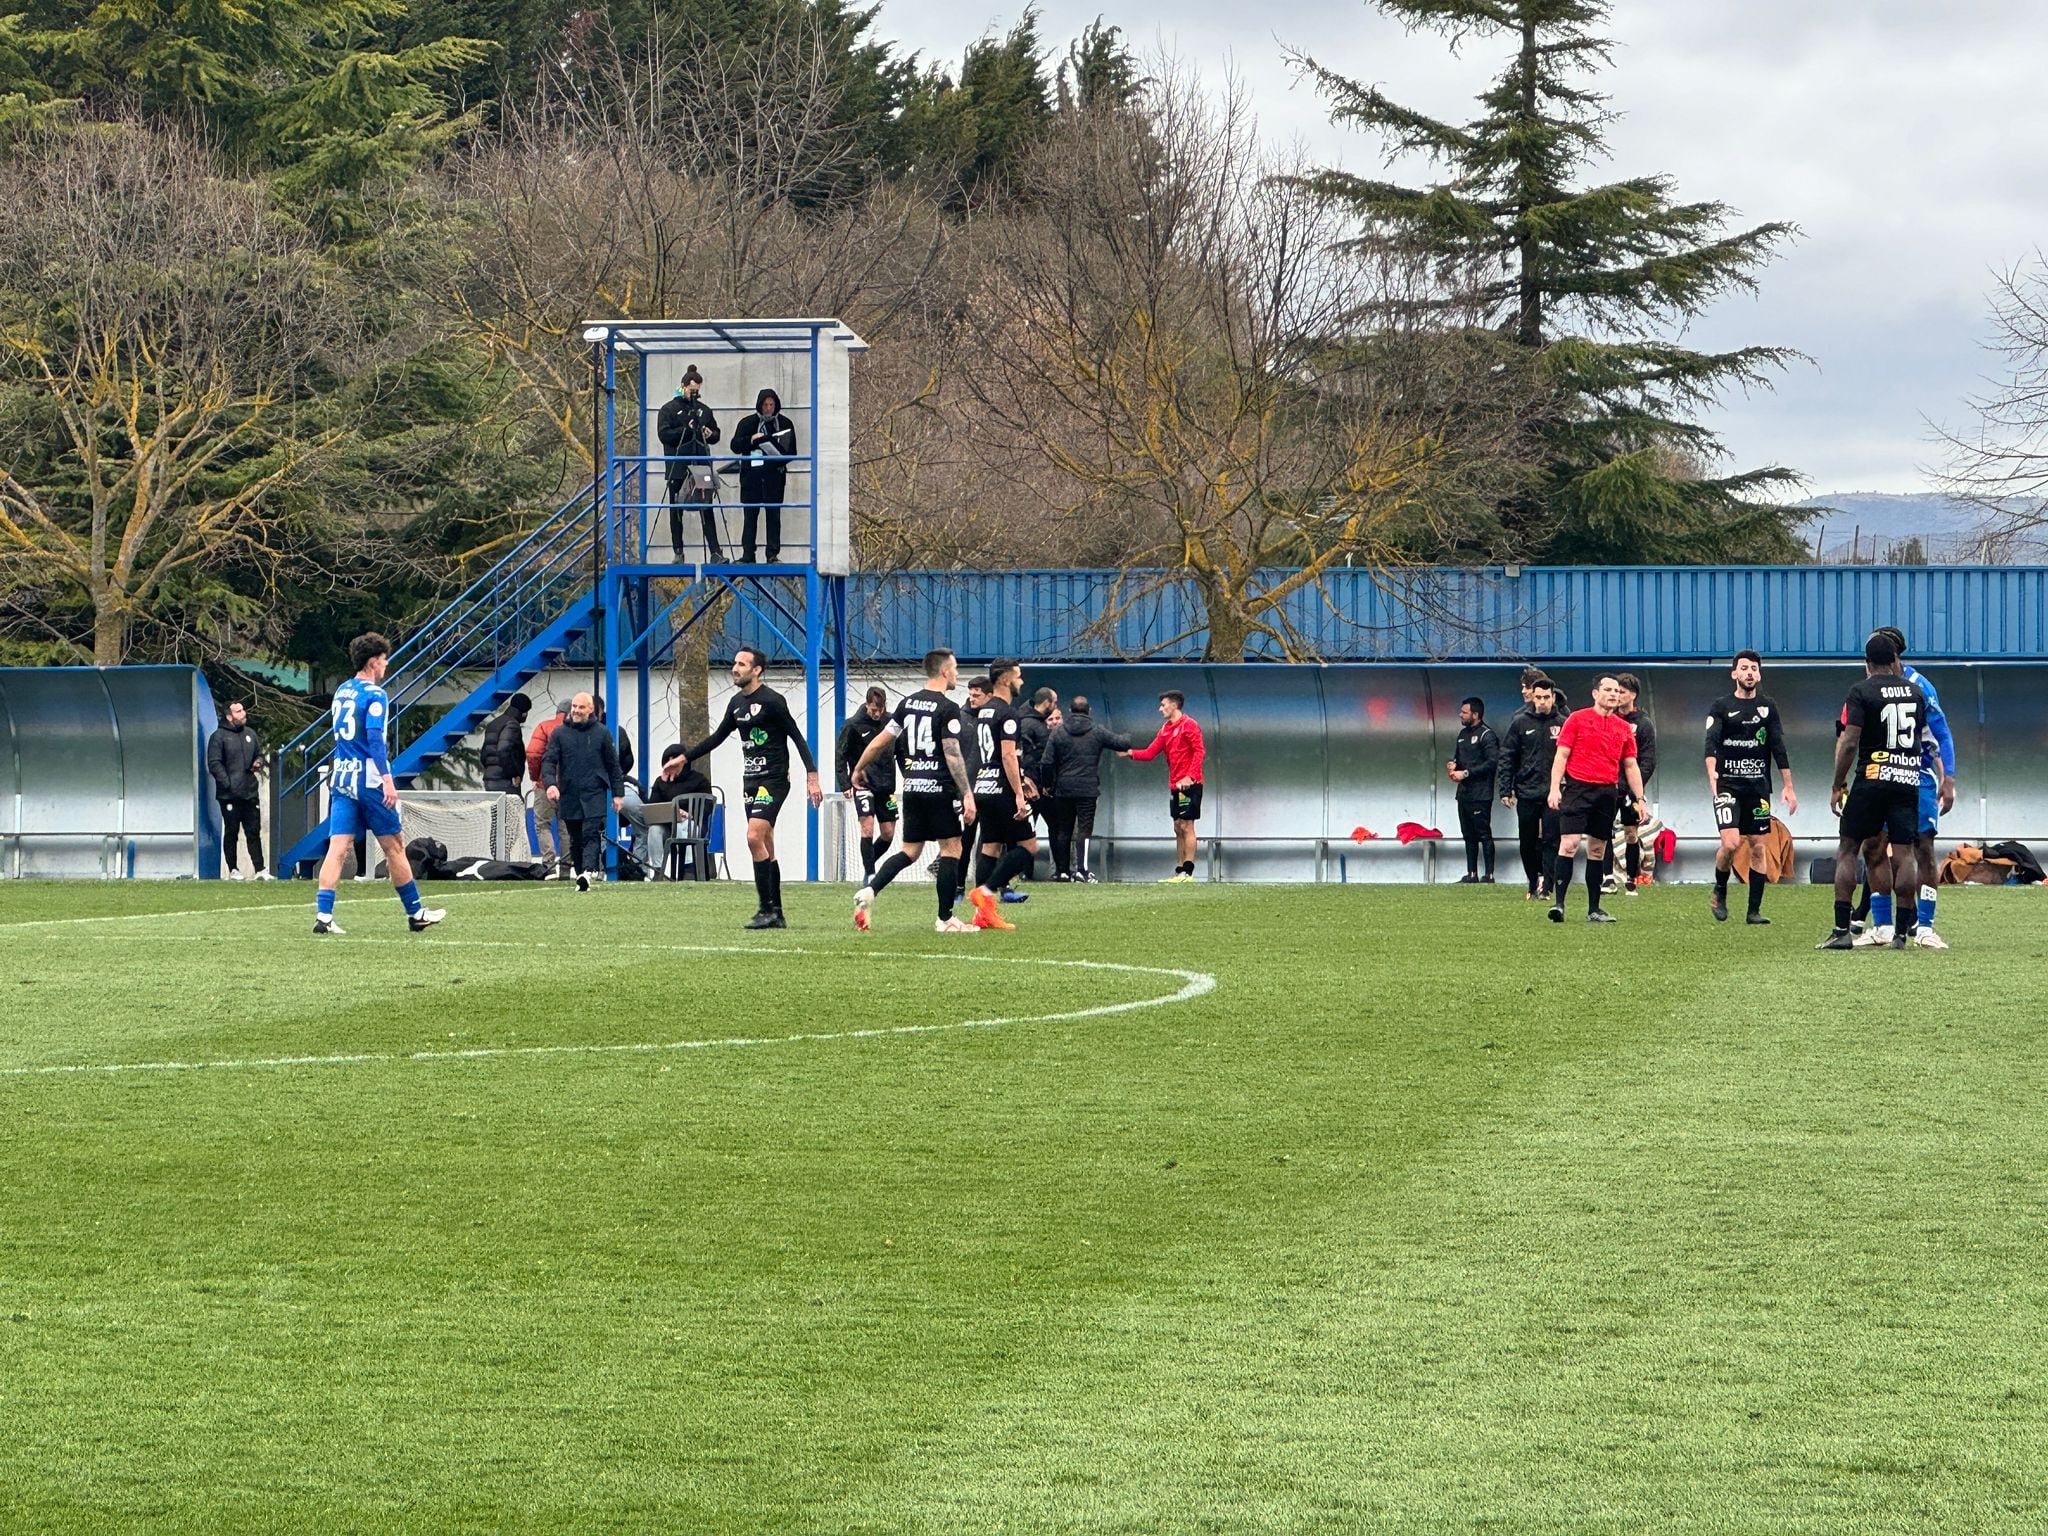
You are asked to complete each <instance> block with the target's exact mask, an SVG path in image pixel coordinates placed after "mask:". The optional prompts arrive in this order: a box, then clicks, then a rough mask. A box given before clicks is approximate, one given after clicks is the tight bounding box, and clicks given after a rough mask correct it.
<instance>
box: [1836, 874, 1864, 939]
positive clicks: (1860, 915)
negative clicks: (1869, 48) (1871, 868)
mask: <svg viewBox="0 0 2048 1536" xmlns="http://www.w3.org/2000/svg"><path fill="white" fill-rule="evenodd" d="M1850 916H1851V917H1852V918H1854V920H1855V921H1857V922H1859V923H1860V922H1862V921H1863V920H1864V919H1865V918H1866V917H1868V916H1870V882H1869V881H1867V880H1866V881H1864V883H1863V889H1862V891H1861V892H1860V893H1859V894H1858V895H1857V897H1856V910H1855V911H1854V912H1853V913H1851V914H1850ZM1842 926H1843V927H1844V928H1846V927H1848V926H1849V925H1848V924H1847V923H1844V924H1843V925H1842Z"/></svg>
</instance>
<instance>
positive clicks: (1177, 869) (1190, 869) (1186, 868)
mask: <svg viewBox="0 0 2048 1536" xmlns="http://www.w3.org/2000/svg"><path fill="white" fill-rule="evenodd" d="M1173 872H1174V873H1175V874H1176V875H1192V874H1193V873H1194V872H1195V861H1194V860H1193V859H1189V860H1188V861H1187V863H1185V864H1176V865H1174V866H1173Z"/></svg>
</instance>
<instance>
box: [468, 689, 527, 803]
mask: <svg viewBox="0 0 2048 1536" xmlns="http://www.w3.org/2000/svg"><path fill="white" fill-rule="evenodd" d="M532 712H533V700H532V699H529V698H528V697H527V696H526V695H525V694H523V693H515V694H513V695H512V697H511V698H510V699H509V700H508V701H507V702H506V704H505V707H504V709H502V710H501V711H499V712H498V713H497V714H495V715H493V716H491V718H490V719H489V720H487V721H485V722H484V746H483V751H482V753H481V754H480V757H481V760H482V763H483V770H484V788H485V789H488V790H491V791H493V792H494V793H496V794H500V795H516V794H518V793H519V787H520V785H521V784H522V783H524V782H525V780H526V717H527V716H528V715H529V714H531V713H532Z"/></svg>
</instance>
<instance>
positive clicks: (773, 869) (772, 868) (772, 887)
mask: <svg viewBox="0 0 2048 1536" xmlns="http://www.w3.org/2000/svg"><path fill="white" fill-rule="evenodd" d="M768 909H769V910H770V911H771V912H780V911H781V910H782V866H781V865H780V864H779V863H777V862H776V861H775V860H774V859H770V860H769V861H768Z"/></svg>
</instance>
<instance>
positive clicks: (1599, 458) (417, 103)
mask: <svg viewBox="0 0 2048 1536" xmlns="http://www.w3.org/2000/svg"><path fill="white" fill-rule="evenodd" d="M0 3H4V4H5V5H7V6H9V7H11V8H10V9H7V10H6V12H5V14H4V15H0V206H4V207H6V208H7V209H8V210H9V217H8V218H7V219H6V220H4V221H0V417H4V426H5V430H4V433H0V441H4V442H5V444H6V447H5V449H4V450H0V659H5V660H8V661H13V662H47V663H70V662H93V663H99V664H117V663H122V662H129V661H143V660H164V659H181V660H189V661H202V662H204V661H211V660H215V659H218V658H224V657H260V658H267V659H271V660H284V661H298V662H303V663H307V664H310V665H311V666H312V667H313V669H314V671H315V672H316V674H328V673H331V672H332V671H333V669H334V667H335V664H336V661H337V658H338V656H339V654H340V649H341V647H342V646H344V645H345V644H346V640H347V638H348V637H349V636H350V635H351V634H353V633H355V632H357V631H359V630H361V629H363V628H365V627H369V626H370V625H372V624H379V625H384V626H387V627H399V628H402V627H403V624H404V622H405V620H406V618H407V616H409V615H419V614H422V613H424V612H425V611H427V610H428V609H430V608H431V607H432V606H433V605H434V604H435V603H436V602H437V601H438V600H439V599H440V598H442V597H443V596H445V595H446V594H447V593H448V592H449V591H450V590H451V588H452V587H453V586H454V585H456V584H458V583H460V582H462V581H464V580H466V579H468V578H469V577H470V576H472V575H474V573H475V572H476V571H478V570H480V569H482V568H483V567H484V566H485V565H487V564H488V562H490V561H491V560H492V559H493V558H494V557H495V556H496V554H497V553H498V552H500V551H502V550H503V549H504V548H505V547H506V546H507V545H508V544H510V543H511V542H512V541H513V540H514V539H516V538H517V537H518V535H519V534H520V533H521V532H522V531H524V530H525V529H527V528H529V527H531V526H532V524H533V522H534V521H535V519H537V518H538V517H540V516H542V515H544V514H545V513H546V512H547V511H549V510H551V509H552V508H553V507H554V506H556V505H558V504H559V503H560V501H561V500H562V499H564V497H565V496H566V495H568V494H570V493H571V492H572V491H573V489H574V487H576V486H577V485H578V484H580V483H582V482H584V481H585V480H587V478H588V476H589V474H590V472H591V468H592V466H591V460H590V447H589V443H590V431H589V425H590V424H589V420H588V417H587V414H586V413H587V411H588V393H587V379H588V374H587V363H586V360H585V356H584V353H583V350H582V348H581V345H580V343H579V340H578V334H577V328H578V325H579V323H580V322H582V321H585V320H588V319H592V318H598V317H608V316H617V317H662V316H712V315H837V316H840V317H842V318H843V319H845V320H846V321H847V322H848V323H850V324H851V325H852V326H853V327H854V328H855V329H856V330H857V331H859V332H860V333H861V334H862V335H863V336H864V337H865V338H866V339H867V340H868V341H869V342H870V343H871V345H872V350H871V351H870V352H869V353H868V354H867V355H866V356H865V357H864V358H863V359H862V360H861V361H860V363H859V364H858V365H857V372H856V379H855V393H854V408H855V421H854V452H855V466H854V471H855V472H854V480H853V487H854V488H853V511H854V520H855V546H856V552H857V554H856V558H857V559H858V560H859V561H861V562H862V563H864V564H866V565H868V566H871V567H877V568H880V567H893V568H904V567H948V566H956V565H957V566H1027V565H1028V566H1110V567H1120V568H1127V569H1133V570H1151V569H1155V568H1160V569H1164V570H1165V571H1166V572H1167V573H1168V574H1167V578H1166V579H1170V580H1173V581H1177V582H1180V583H1183V584H1185V585H1186V586H1187V587H1188V588H1189V589H1190V590H1191V591H1192V592H1193V593H1194V594H1195V595H1196V596H1197V597H1198V599H1199V601H1200V605H1201V608H1202V610H1203V613H1204V615H1205V618H1206V622H1207V627H1208V631H1209V635H1210V653H1211V656H1212V658H1214V659H1236V658H1238V657H1240V656H1242V655H1243V654H1244V650H1245V647H1246V646H1247V645H1248V644H1249V643H1250V642H1251V641H1252V640H1253V639H1254V638H1256V637H1259V636H1265V637H1268V638H1269V639H1270V640H1272V641H1274V642H1276V643H1277V644H1278V645H1279V646H1280V647H1281V649H1282V651H1283V653H1285V654H1288V655H1305V654H1307V652H1306V650H1305V649H1304V647H1303V645H1302V643H1301V641H1300V639H1299V637H1297V636H1295V635H1293V634H1291V633H1289V632H1288V631H1287V629H1286V626H1285V624H1284V622H1283V621H1282V620H1281V619H1280V617H1279V615H1280V613H1281V612H1282V610H1283V607H1284V605H1285V603H1286V600H1287V599H1288V597H1289V596H1290V595H1291V594H1292V593H1293V592H1296V591H1298V590H1299V588H1300V587H1301V586H1303V585H1306V584H1312V583H1314V582H1316V581H1317V580H1318V579H1319V578H1320V574H1321V573H1322V572H1323V571H1325V570H1327V569H1328V568H1330V567H1331V566H1332V565H1336V564H1343V565H1352V566H1357V565H1367V566H1386V567H1393V566H1399V565H1406V564H1414V563H1459V564H1476V563H1493V562H1501V561H1515V560H1520V561H1552V562H1566V563H1599V562H1617V563H1652V564H1655V563H1671V562H1688V563H1690V562H1737V563H1746V562H1764V561H1778V560H1785V559H1796V558H1798V557H1799V555H1800V553H1801V550H1802V547H1803V546H1802V542H1801V539H1800V535H1799V524H1800V522H1801V520H1802V519H1803V518H1805V517H1806V516H1808V515H1810V514H1809V513H1807V512H1804V511H1800V510H1796V509H1792V508H1789V507H1787V506H1786V505H1785V504H1784V502H1785V500H1786V498H1785V497H1783V496H1782V495H1781V494H1780V492H1781V491H1782V488H1783V487H1784V486H1785V485H1786V484H1787V483H1789V482H1790V481H1791V480H1793V479H1794V478H1795V477H1794V476H1793V475H1792V473H1791V471H1789V470H1787V469H1785V468H1782V467H1776V466H1763V467H1759V468H1747V469H1744V468H1737V469H1733V470H1731V469H1729V468H1728V467H1727V466H1726V465H1724V464H1723V462H1722V456H1721V452H1720V447H1719V444H1718V443H1717V442H1716V440H1715V438H1714V435H1713V433H1712V431H1711V429H1710V428H1709V427H1708V426H1707V425H1705V424H1704V421H1703V418H1704V417H1705V416H1706V415H1707V414H1708V413H1709V412H1710V411H1711V407H1712V405H1713V402H1714V400H1715V399H1716V397H1717V395H1718V393H1719V392H1720V391H1722V390H1725V389H1728V388H1731V387H1735V388H1746V387H1753V386H1756V385H1760V384H1767V383H1768V382H1769V380H1770V379H1771V377H1772V376H1773V374H1774V373H1775V371H1776V370H1778V369H1780V368H1781V367H1783V366H1784V365H1785V364H1786V363H1787V362H1789V361H1791V360H1792V359H1791V355H1790V354H1788V353H1787V352H1785V351H1784V350H1782V349H1780V348H1776V347H1773V346H1770V345H1768V344H1759V345H1757V346H1753V347H1748V348H1744V349H1741V350H1737V351H1734V352H1728V353H1702V352H1698V351H1694V350H1691V349H1688V348H1686V347H1685V346H1683V345H1682V344H1681V341H1680V340H1679V339H1678V338H1680V337H1681V336H1682V332H1683V327H1684V323H1685V321H1686V320H1687V319H1688V318H1689V317H1691V316H1692V315H1694V314H1696V313H1698V312H1699V311H1700V310H1701V309H1702V308H1704V307H1705V306H1706V305H1708V304H1710V303H1711V302H1713V301H1714V299H1716V298H1717V297H1719V296H1720V295H1722V294H1725V293H1727V292H1728V291H1730V290H1731V289H1738V288H1744V287H1748V286H1750V285H1752V284H1753V283H1754V282H1755V281H1756V280H1757V276H1758V273H1759V272H1760V271H1761V269H1762V267H1763V265H1764V264H1765V263H1766V262H1767V260H1768V259H1769V257H1770V255H1771V254H1772V252H1773V251H1775V250H1776V249H1778V248H1779V247H1780V246H1781V245H1782V244H1783V243H1784V242H1785V241H1786V240H1788V239H1789V238H1791V237H1792V234H1793V231H1792V229H1791V227H1790V226H1789V225H1787V224H1783V223H1767V224H1763V225H1760V226H1756V227H1753V228H1741V227H1738V226H1737V223H1736V221H1735V220H1734V218H1733V215H1732V213H1731V211H1730V210H1728V209H1726V208H1724V207H1722V206H1721V205H1719V204H1717V203H1713V202H1687V201H1683V200H1682V199H1681V198H1680V196H1679V192H1678V189H1676V188H1675V187H1674V186H1672V185H1671V184H1670V182H1669V181H1668V180H1667V179H1665V178H1663V177H1661V176H1657V175H1655V174H1642V173H1639V172H1635V171H1625V172H1623V173H1621V174H1620V175H1619V176H1618V178H1617V179H1608V177H1607V172H1608V167H1606V166H1605V165H1604V164H1603V156H1602V148H1603V145H1602V136H1603V132H1604V128H1605V125H1606V116H1605V109H1604V107H1603V105H1602V98H1601V97H1600V96H1599V94H1598V93H1597V91H1596V90H1595V89H1594V82H1595V80H1596V79H1597V76H1598V74H1599V72H1600V71H1601V69H1603V68H1604V67H1605V66H1606V65H1607V63H1608V59H1609V47H1610V44H1609V41H1608V39H1607V38H1606V37H1605V35H1604V34H1603V33H1602V31H1601V27H1602V24H1603V22H1604V20H1605V11H1606V5H1605V4H1604V3H1603V0H1372V3H1376V4H1377V5H1378V6H1379V8H1380V9H1382V10H1385V11H1388V12H1391V13H1394V14H1396V15H1398V16H1400V17H1403V18H1404V19H1406V20H1407V21H1409V22H1410V23H1411V24H1412V25H1414V26H1416V27H1419V28H1433V29H1438V30H1442V31H1444V32H1445V33H1446V34H1447V37H1448V38H1449V39H1451V40H1457V41H1461V42H1462V44H1463V46H1465V47H1467V48H1469V49H1474V50H1484V51H1485V53H1486V56H1487V57H1488V58H1490V59H1494V60H1496V61H1497V62H1498V65H1499V69H1500V73H1499V75H1498V78H1497V79H1496V81H1495V83H1494V85H1493V86H1492V88H1491V89H1489V91H1488V92H1487V93H1486V94H1485V95H1484V96H1483V97H1482V98H1481V99H1480V100H1479V101H1477V102H1476V103H1474V105H1473V108H1472V115H1471V116H1470V118H1469V119H1468V120H1465V121H1458V122H1453V121H1441V120H1437V119H1434V118H1431V117H1429V116H1427V115H1425V114H1422V113H1418V112H1415V111H1412V110H1410V109H1408V108H1406V107H1403V106H1401V105H1399V104H1398V103H1397V102H1395V101H1394V100H1392V99H1390V98H1389V97H1388V96H1386V95H1384V94H1383V93H1382V92H1381V91H1380V90H1378V89H1377V88H1372V87H1367V86H1363V85H1360V84H1358V83H1356V82H1352V81H1349V80H1345V79H1342V78H1340V77H1338V76H1335V75H1333V74H1330V73H1328V72H1326V71H1324V70H1322V69H1320V68H1319V67H1318V66H1317V65H1316V64H1315V62H1314V61H1313V60H1312V59H1308V58H1303V59H1300V60H1299V61H1298V63H1299V64H1300V67H1301V68H1302V69H1303V70H1304V71H1306V72H1308V73H1309V74H1310V75H1312V76H1313V77H1314V79H1315V83H1316V84H1317V85H1318V86H1319V87H1320V89H1322V91H1323V92H1324V93H1325V96H1326V98H1327V100H1328V102H1329V105H1330V108H1331V110H1332V112H1333V113H1334V114H1335V115H1336V116H1337V117H1338V118H1339V119H1340V120H1343V121H1346V122H1349V123H1351V124H1354V125H1355V126H1356V127H1357V128H1358V129H1359V130H1361V131H1362V132H1364V133H1367V134H1370V135H1372V136H1373V139H1374V141H1375V142H1376V143H1377V144H1379V145H1380V146H1382V147H1384V148H1385V149H1387V150H1388V151H1389V152H1390V154H1392V153H1398V154H1399V155H1400V156H1401V157H1402V160H1401V163H1403V164H1410V163H1418V164H1423V165H1426V166H1427V168H1428V169H1427V172H1426V174H1424V175H1421V176H1419V177H1418V178H1417V179H1416V180H1415V181H1414V182H1413V184H1408V183H1403V182H1398V181H1393V180H1374V179H1371V178H1366V177H1360V176H1356V175H1350V174H1345V173H1341V172H1337V171H1333V170H1327V169H1323V168H1319V167H1317V166H1314V165H1306V164H1298V163H1292V162H1290V161H1287V160H1285V159H1283V158H1281V157H1278V156H1276V155H1275V154H1274V153H1273V152H1272V150H1271V149H1270V148H1269V147H1268V146H1267V145H1266V144H1264V143H1262V142H1261V140H1260V138H1259V135H1258V132H1257V125H1256V123H1255V122H1254V120H1253V118H1252V114H1251V112H1250V109H1249V104H1248V103H1247V101H1246V100H1245V99H1244V95H1243V93H1242V91H1241V90H1239V89H1237V88H1235V87H1234V86H1233V85H1231V84H1230V83H1229V82H1228V81H1222V80H1214V79H1211V80H1199V79H1197V78H1195V77H1194V76H1193V75H1191V74H1189V73H1187V72H1185V71H1183V70H1181V69H1179V68H1178V67H1176V66H1172V65H1168V64H1159V63H1152V62H1149V61H1147V60H1144V59H1141V58H1140V57H1138V56H1137V55H1135V54H1134V53H1133V52H1132V50H1131V49H1130V48H1129V47H1127V46H1126V43H1125V40H1124V37H1123V35H1122V34H1121V32H1120V31H1119V30H1118V29H1117V28H1116V27H1115V26H1113V25H1110V24H1108V23H1107V22H1097V23H1096V24H1095V25H1093V26H1091V27H1089V28H1088V29H1087V30H1086V31H1084V32H1083V33H1082V34H1081V35H1080V36H1079V37H1077V38H1074V39H1071V40H1066V41H1062V40H1058V39H1051V38H1047V37H1046V36H1045V35H1044V34H1043V31H1042V29H1041V26H1040V23H1039V20H1038V18H1037V17H1036V15H1035V14H1032V13H1029V12H1027V13H1026V15H1025V17H1024V19H1023V20H1022V21H1021V22H1019V23H1018V24H1016V25H1015V26H1014V27H1012V28H1010V29H1009V30H1008V31H1006V32H992V33H990V34H989V35H988V36H987V37H985V38H983V39H982V40H981V41H980V42H977V43H976V44H974V45H973V46H971V47H970V48H969V49H967V51H966V53H965V55H964V56H963V57H962V58H961V59H959V60H958V61H948V62H947V63H944V64H940V63H935V62H930V61H925V60H921V59H918V58H916V57H913V56H911V55H909V54H906V53H905V52H904V51H903V50H901V49H900V48H899V47H898V46H897V45H895V44H894V43H892V42H890V41H889V40H887V39H886V38H885V37H883V36H882V35H881V34H880V32H879V30H878V23H877V16H876V13H875V12H874V11H873V10H860V9H853V8H849V7H847V6H846V5H844V4H843V3H841V0H765V3H762V0H753V3H739V0H708V3H706V4H701V5H696V6H692V7H689V8H684V9H674V10H671V9H667V8H663V7H660V6H657V5H654V4H651V3H649V0H613V3H611V4H610V5H608V6H605V7H602V8H597V9H589V10H575V9H570V8H568V7H567V6H565V5H562V4H559V3H547V0H504V3H489V0H254V3H252V4H250V5H247V6H242V7H233V8H226V9H223V8H218V7H211V6H183V5H172V4H169V3H166V0H128V3H124V4H123V5H120V6H110V5H103V4H97V3H95V4H91V5H88V4H85V3H83V0H30V3H27V4H23V3H22V0H0ZM1276 568H1277V569H1285V570H1288V571H1293V572H1296V573H1298V574H1297V575H1295V576H1293V577H1291V578H1289V582H1288V584H1283V585H1281V586H1277V587H1274V586H1269V585H1266V584H1264V583H1265V578H1263V577H1262V576H1261V575H1260V573H1262V572H1270V571H1272V570H1274V569H1276ZM1143 595H1144V592H1143V591H1142V590H1140V589H1139V587H1138V586H1137V585H1136V584H1133V586H1132V589H1131V590H1130V591H1129V592H1127V593H1126V594H1125V595H1124V597H1125V600H1126V601H1135V600H1137V599H1138V598H1140V597H1141V596H1143ZM1102 617H1103V622H1105V623H1112V622H1113V621H1114V619H1115V617H1116V614H1115V613H1114V612H1111V613H1107V614H1105V615H1103V616H1102Z"/></svg>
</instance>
